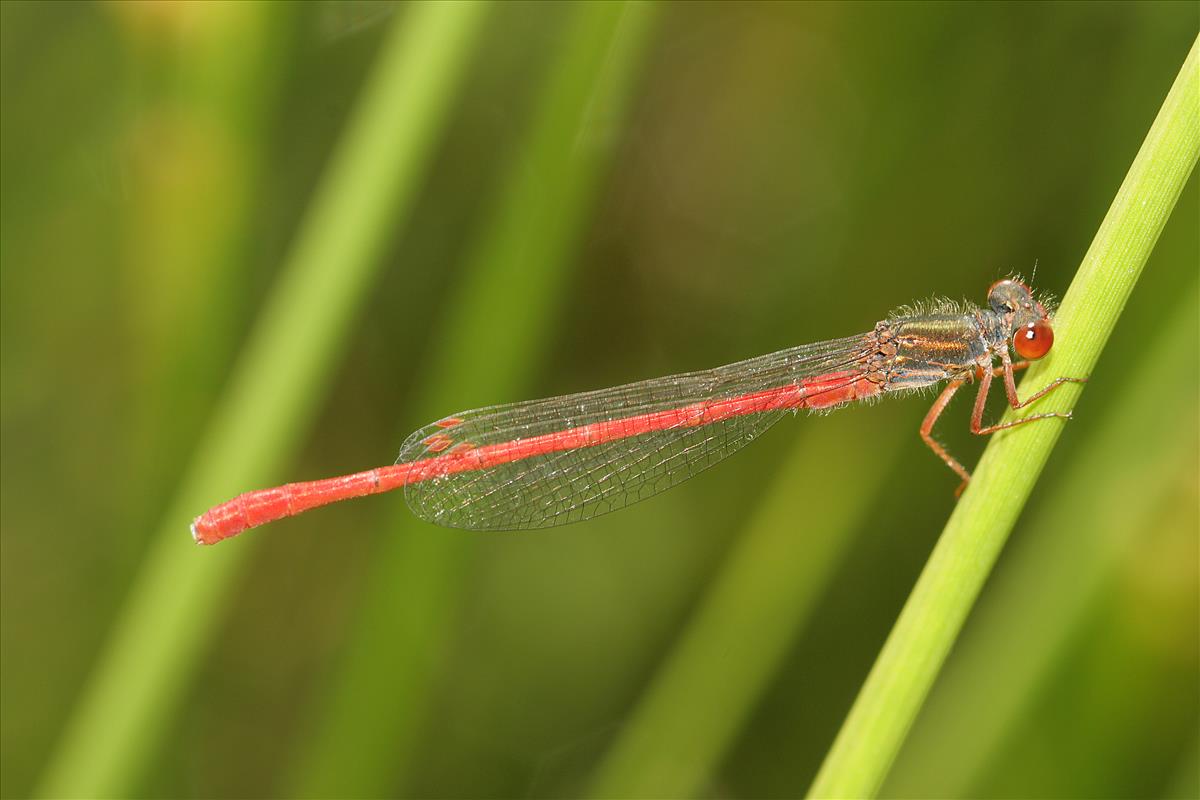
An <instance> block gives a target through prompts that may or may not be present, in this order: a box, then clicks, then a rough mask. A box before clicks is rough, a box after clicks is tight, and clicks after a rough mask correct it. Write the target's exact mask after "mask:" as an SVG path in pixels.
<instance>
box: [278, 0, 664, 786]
mask: <svg viewBox="0 0 1200 800" xmlns="http://www.w3.org/2000/svg"><path fill="white" fill-rule="evenodd" d="M656 13H657V12H656V9H655V7H654V6H653V5H651V4H643V3H632V4H618V3H585V4H577V5H575V6H572V10H571V12H570V19H569V20H568V23H567V30H566V31H565V32H564V34H563V36H562V41H561V42H560V44H559V47H560V50H559V53H560V55H559V57H558V59H557V61H555V62H554V63H552V64H551V65H550V70H549V79H548V82H547V85H546V86H545V87H544V89H543V91H542V94H541V96H540V99H539V101H538V103H537V107H536V110H535V112H534V120H533V121H532V124H531V127H530V132H529V135H528V138H527V140H526V142H525V143H524V145H523V146H522V149H521V152H520V153H519V154H518V156H517V159H516V162H515V163H514V166H513V172H512V174H511V175H510V177H509V180H508V183H507V186H506V188H505V190H504V191H502V192H501V194H500V197H499V198H498V202H497V207H496V211H495V217H494V222H493V223H492V224H491V225H490V226H489V229H488V230H487V231H486V232H485V233H484V234H483V236H482V238H481V239H480V241H479V243H478V245H476V246H475V248H474V252H473V254H472V257H471V261H470V263H469V265H468V268H467V270H466V273H465V274H464V276H463V278H462V279H461V280H462V283H461V284H460V286H459V288H458V292H457V296H456V297H454V298H453V299H452V302H451V303H450V306H449V308H448V310H447V314H446V319H445V321H444V323H443V324H442V325H441V326H439V330H438V331H436V332H435V333H433V334H432V335H431V341H434V342H436V343H437V346H436V348H435V353H434V359H433V364H434V369H433V372H432V374H431V375H429V376H427V377H426V378H424V379H422V381H421V383H422V385H424V386H427V387H429V388H428V390H427V392H426V393H425V395H424V396H423V397H422V398H421V399H420V400H419V401H418V402H417V410H418V412H419V414H420V416H419V418H418V419H417V420H416V422H427V421H428V420H429V419H436V418H437V417H440V416H444V415H445V414H447V413H452V412H454V411H456V410H459V409H460V408H461V407H462V405H463V403H464V400H463V398H464V397H467V396H470V395H471V394H472V393H473V392H476V393H477V392H478V390H479V387H486V389H487V396H488V397H493V398H496V399H515V398H517V397H519V396H520V395H521V394H522V393H523V392H524V391H526V388H525V387H527V385H528V383H529V382H530V378H531V376H532V374H533V373H534V371H535V370H536V367H537V364H538V363H539V362H540V360H541V357H542V356H543V355H544V352H545V347H546V343H547V342H549V341H551V340H552V337H553V333H552V331H553V327H554V324H555V323H556V322H557V316H558V313H557V309H559V308H561V306H562V304H563V302H564V297H565V295H566V293H567V290H568V288H569V281H568V276H569V273H568V272H567V270H566V267H567V266H569V265H570V263H571V254H572V252H573V251H574V249H575V248H576V246H577V244H578V242H579V240H580V237H581V235H582V233H583V231H584V229H585V225H586V221H587V219H588V216H589V213H590V210H591V208H592V206H593V204H594V201H595V199H596V194H597V192H598V190H599V188H600V184H601V180H602V178H603V177H604V175H605V174H606V172H607V167H608V164H609V162H610V159H611V157H612V155H613V152H614V145H615V144H616V141H615V139H614V137H613V135H612V134H614V133H615V132H619V131H620V130H622V127H623V126H622V125H621V124H620V123H621V121H622V120H623V118H624V112H625V110H626V108H627V106H628V103H629V100H630V97H631V94H632V90H633V87H634V78H635V77H636V75H637V69H636V68H637V66H638V64H640V60H641V55H642V54H643V53H644V52H645V51H646V47H647V45H648V43H649V38H650V37H649V34H650V32H651V31H652V27H653V25H652V22H653V18H654V17H655V16H656ZM476 396H478V395H476ZM389 528H390V530H389V535H388V538H387V539H386V540H385V541H384V542H383V544H382V547H381V549H380V551H379V552H378V553H377V554H376V556H375V558H374V559H373V568H372V571H371V572H370V573H369V574H368V576H367V586H366V589H365V590H364V596H363V600H362V611H361V615H360V617H359V619H358V620H357V622H356V625H355V629H354V630H353V631H352V633H351V634H350V636H349V642H348V644H347V647H346V651H347V652H346V656H345V659H344V661H343V662H342V663H341V665H340V666H339V667H338V669H337V673H336V674H335V676H334V679H333V683H332V686H331V690H330V694H329V697H328V699H327V701H326V705H325V707H324V708H322V709H320V710H319V711H318V712H317V722H316V729H315V731H314V734H313V738H312V739H311V741H310V742H308V744H307V745H306V746H305V747H304V748H303V749H302V755H301V757H300V758H299V759H298V762H297V764H298V767H297V770H296V774H295V775H294V776H293V779H292V787H293V790H292V793H293V794H295V795H298V796H305V797H314V796H316V797H321V796H357V797H364V796H368V797H369V796H381V795H387V794H390V793H392V792H393V791H394V786H395V783H396V781H397V780H403V777H404V773H405V771H406V769H407V768H408V766H409V762H410V760H411V758H412V751H413V749H414V745H415V742H416V734H417V731H419V730H420V727H419V726H420V725H421V724H422V723H423V722H424V713H425V705H426V703H427V700H428V696H429V694H430V687H431V685H432V683H433V678H434V675H435V673H436V670H437V665H438V659H439V657H440V655H441V652H442V649H443V646H444V644H445V642H446V639H447V636H448V634H449V632H450V631H452V630H453V629H454V627H455V626H454V618H455V613H456V611H457V607H458V597H459V595H460V593H461V591H462V585H463V582H464V580H465V570H466V569H467V565H468V557H469V555H470V552H471V543H472V540H473V537H475V536H477V535H478V534H472V533H465V532H462V531H446V530H441V529H436V528H433V527H432V526H430V525H428V524H425V523H422V522H419V521H418V520H416V519H414V518H413V517H412V516H411V515H410V514H409V513H408V511H407V509H398V515H397V517H396V519H395V521H394V522H393V523H392V524H391V525H389ZM362 731H370V732H371V735H370V736H363V735H362Z"/></svg>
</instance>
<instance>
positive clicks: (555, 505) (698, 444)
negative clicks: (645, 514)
mask: <svg viewBox="0 0 1200 800" xmlns="http://www.w3.org/2000/svg"><path fill="white" fill-rule="evenodd" d="M869 355H870V353H869V348H868V346H867V340H866V339H865V337H863V336H855V337H851V338H847V339H838V340H833V341H829V342H822V343H819V344H812V345H804V346H801V347H795V348H791V349H789V350H782V351H780V352H778V353H772V354H770V355H766V356H761V357H759V358H753V359H750V360H748V361H742V362H738V363H736V364H730V365H728V366H724V367H718V368H716V369H711V370H705V371H703V372H693V373H688V374H684V375H673V376H670V377H666V378H656V379H654V380H648V381H641V382H639V383H631V384H628V385H625V386H617V387H614V388H611V389H602V390H599V391H594V392H583V393H580V394H573V395H565V396H562V397H552V398H549V399H545V400H534V401H530V402H523V403H514V404H511V405H502V406H493V407H490V408H482V409H477V410H474V411H465V412H462V413H459V414H455V415H453V416H450V417H446V418H444V419H442V420H439V421H438V422H435V423H432V424H431V425H427V426H426V427H424V428H422V429H421V430H418V431H417V432H416V433H414V434H413V435H412V436H410V437H409V438H408V441H406V442H405V444H404V446H403V448H401V451H400V457H399V459H397V463H414V464H419V465H421V470H420V473H421V476H422V477H421V478H420V479H417V480H414V481H413V482H411V483H409V484H408V485H407V486H405V491H404V496H405V499H406V500H407V501H408V505H409V507H410V508H411V509H412V510H413V513H415V514H416V515H417V516H419V517H421V518H422V519H425V520H428V521H430V522H434V523H437V524H439V525H445V526H449V527H454V528H469V529H473V530H514V529H529V528H543V527H550V526H554V525H563V524H566V523H570V522H578V521H580V520H585V519H589V518H591V517H594V516H597V515H599V514H604V513H607V512H609V511H615V510H616V509H619V508H623V507H625V506H627V505H630V504H631V503H635V502H637V501H639V500H644V499H646V498H648V497H651V496H653V495H655V494H657V493H659V492H661V491H663V490H665V489H668V488H670V487H672V486H675V485H676V484H678V483H681V482H682V481H685V480H687V479H688V478H690V477H692V476H693V475H696V474H697V473H699V472H701V471H703V470H705V469H707V468H708V467H711V466H712V465H713V464H715V463H717V462H718V461H720V460H721V459H723V458H725V457H726V456H728V455H730V454H731V453H733V452H735V451H737V450H739V449H741V448H742V447H744V446H745V445H747V444H749V443H750V442H751V441H753V440H754V439H756V438H758V436H759V435H761V434H762V433H763V432H764V431H765V430H767V428H769V427H771V425H773V424H775V422H776V421H778V420H779V419H780V417H782V416H783V414H784V413H785V412H786V411H788V410H792V411H795V410H797V409H799V408H801V407H804V403H803V402H802V401H799V400H798V398H800V397H803V393H801V392H799V391H798V389H797V387H800V386H802V385H806V386H807V385H811V382H812V380H813V379H814V378H818V377H820V376H836V377H835V378H833V379H832V382H831V381H826V382H825V383H824V384H822V387H823V390H829V389H831V388H836V386H837V385H839V384H838V383H837V381H843V382H845V383H849V382H852V381H853V380H855V379H856V378H860V377H861V375H862V365H863V363H864V362H865V360H866V358H867V357H868V356H869ZM842 385H844V383H843V384H842Z"/></svg>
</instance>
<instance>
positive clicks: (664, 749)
mask: <svg viewBox="0 0 1200 800" xmlns="http://www.w3.org/2000/svg"><path fill="white" fill-rule="evenodd" d="M876 419H877V418H875V417H859V418H858V419H856V420H854V424H853V425H852V426H847V425H840V426H839V425H832V424H826V425H819V426H812V427H811V428H810V429H808V431H807V432H806V435H805V436H804V438H803V439H802V440H801V442H800V443H799V445H798V446H797V447H796V448H795V450H794V452H793V454H792V456H791V457H790V458H789V459H788V461H787V462H786V463H785V464H783V465H782V467H781V468H780V470H779V471H778V474H777V475H775V477H774V478H773V479H772V484H771V488H770V489H769V491H768V492H767V494H766V495H765V496H764V497H763V499H762V502H760V503H759V509H758V511H757V513H756V514H755V515H754V517H753V518H752V519H751V520H750V521H749V524H747V526H746V529H745V530H744V531H743V532H742V534H741V535H740V536H739V537H738V540H737V543H736V545H735V546H734V549H733V552H732V553H731V554H730V556H729V558H728V559H726V564H725V566H724V568H723V569H722V571H721V573H720V575H719V576H718V577H717V579H716V581H715V582H714V584H713V587H712V590H711V591H710V592H709V593H708V595H707V596H706V597H705V598H704V599H703V600H702V601H701V603H700V606H699V608H698V609H697V611H696V614H695V616H694V618H693V619H692V621H691V623H690V624H689V625H688V627H687V630H686V631H685V632H684V633H683V635H682V637H681V638H680V641H679V643H678V644H677V645H676V646H675V648H674V650H673V652H672V653H671V654H670V655H668V657H667V658H666V659H665V661H664V662H663V665H662V667H661V668H660V670H659V673H658V675H657V676H656V677H655V678H654V680H653V681H652V682H651V684H650V687H649V688H648V689H647V691H646V694H645V696H644V697H643V698H642V700H641V702H640V703H639V705H638V707H637V709H636V710H635V711H634V712H633V715H632V717H631V719H630V721H629V722H628V724H627V725H625V726H624V730H623V731H622V733H621V736H620V738H619V739H618V740H617V741H616V743H615V744H614V745H613V747H612V750H611V751H610V752H609V753H608V755H607V756H606V757H605V760H604V762H603V763H602V764H601V766H600V768H599V769H598V770H597V774H596V776H595V779H594V782H593V785H592V789H591V796H593V797H597V798H603V797H694V796H696V795H697V794H700V793H702V791H701V790H702V789H703V786H704V782H705V781H706V780H707V779H708V778H709V776H710V775H711V774H712V773H713V772H714V771H715V770H716V768H717V767H718V765H719V764H720V762H721V759H722V757H723V756H724V755H725V753H726V751H727V749H728V747H729V745H730V743H731V742H732V741H734V740H735V738H736V736H737V732H738V730H739V729H740V727H741V726H742V724H744V722H745V720H746V719H747V718H748V717H749V716H750V714H751V713H752V712H753V710H754V708H755V705H756V703H757V702H758V700H759V698H760V697H761V695H762V693H763V692H764V691H765V690H766V688H767V686H768V685H769V684H770V681H771V679H772V678H773V677H774V675H775V674H776V672H777V671H778V668H779V664H780V662H781V661H782V660H783V659H784V657H785V656H786V654H787V651H788V646H789V645H790V644H791V642H792V641H793V640H794V639H795V636H796V634H797V633H798V631H799V630H800V629H801V628H802V627H803V625H804V623H805V621H806V620H807V619H808V616H809V614H810V612H811V611H812V609H813V607H814V605H815V604H816V601H817V599H818V598H819V597H820V596H821V592H822V590H823V588H824V587H825V585H826V583H827V582H828V580H829V579H830V578H831V576H832V574H833V572H834V570H835V568H836V567H837V564H838V562H839V561H840V559H841V555H842V553H843V552H844V550H845V548H846V547H847V546H848V545H849V543H850V541H851V539H852V536H853V534H854V533H855V532H856V531H857V530H859V528H860V526H861V524H862V523H863V522H865V519H866V515H867V513H868V512H869V510H870V508H871V505H870V502H869V498H870V497H871V496H872V495H873V494H874V493H875V491H876V490H877V489H878V487H879V486H880V485H881V484H882V482H883V478H884V476H885V475H887V473H888V469H887V467H888V466H889V465H890V463H891V461H892V459H891V458H890V456H891V455H892V454H893V453H894V452H895V451H896V450H897V449H898V445H899V438H898V435H897V433H896V431H891V432H887V431H884V430H882V428H881V425H880V423H878V422H877V421H876ZM868 451H870V452H872V456H871V457H870V458H862V457H861V454H862V453H865V452H868ZM850 485H853V486H854V487H855V491H856V493H857V494H856V498H857V501H856V502H853V503H847V504H845V505H844V506H843V511H844V513H840V514H834V515H830V516H829V517H828V518H826V519H823V520H820V521H818V522H816V523H813V522H811V521H805V517H804V514H803V509H805V508H813V507H816V506H817V505H819V504H820V503H821V502H822V501H824V500H826V499H827V497H828V487H829V486H850ZM819 487H824V488H819ZM697 698H704V701H703V702H697Z"/></svg>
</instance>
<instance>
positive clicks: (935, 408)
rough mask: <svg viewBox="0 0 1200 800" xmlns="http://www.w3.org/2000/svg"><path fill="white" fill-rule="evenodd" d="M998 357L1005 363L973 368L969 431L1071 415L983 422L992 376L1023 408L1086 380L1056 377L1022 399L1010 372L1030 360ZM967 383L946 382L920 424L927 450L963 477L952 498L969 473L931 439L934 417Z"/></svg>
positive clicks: (983, 432) (987, 430) (990, 430)
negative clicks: (976, 385)
mask: <svg viewBox="0 0 1200 800" xmlns="http://www.w3.org/2000/svg"><path fill="white" fill-rule="evenodd" d="M1001 360H1002V361H1003V362H1004V363H1003V366H1000V367H992V366H991V365H990V364H989V365H987V366H984V365H982V364H981V365H979V367H978V369H977V370H976V371H975V377H977V378H979V392H978V393H977V394H976V395H975V408H974V410H973V411H972V412H971V433H974V434H977V435H980V436H984V435H987V434H990V433H995V432H996V431H1002V430H1007V429H1009V428H1015V427H1017V426H1018V425H1024V424H1025V423H1026V422H1033V421H1034V420H1039V419H1051V418H1058V419H1070V418H1071V412H1069V411H1068V412H1065V413H1058V412H1051V413H1046V414H1031V415H1030V416H1028V417H1022V418H1021V419H1018V420H1013V421H1012V422H1004V423H998V424H996V425H984V424H983V411H984V408H985V407H986V406H987V398H988V392H989V391H990V390H991V386H992V379H993V378H1003V379H1004V386H1005V394H1006V395H1007V396H1008V401H1009V405H1011V406H1012V407H1013V408H1024V407H1025V406H1027V405H1029V404H1031V403H1033V402H1034V401H1036V400H1039V399H1041V398H1042V397H1045V396H1046V395H1047V394H1049V393H1050V392H1052V391H1053V390H1055V389H1057V388H1058V387H1059V386H1062V385H1063V384H1065V383H1087V378H1055V379H1054V380H1053V381H1051V382H1050V383H1049V384H1048V385H1046V386H1045V387H1043V388H1042V389H1040V390H1039V391H1037V392H1035V393H1034V394H1032V395H1030V396H1029V397H1027V398H1026V399H1025V400H1023V401H1022V400H1018V399H1017V390H1016V384H1015V382H1014V380H1013V373H1014V372H1017V371H1019V370H1023V369H1025V368H1026V367H1028V366H1029V362H1028V361H1018V362H1016V363H1012V362H1010V361H1009V360H1008V359H1007V358H1002V359H1001ZM966 382H967V379H966V378H957V379H955V380H952V381H951V382H950V383H949V385H947V386H946V388H945V389H943V390H942V393H941V394H940V395H938V398H937V400H935V401H934V402H933V405H932V406H931V407H930V409H929V413H927V414H926V415H925V419H924V421H923V422H922V423H921V439H922V440H924V442H925V444H926V445H928V446H929V449H930V450H932V451H933V452H934V454H935V455H936V456H937V457H938V458H940V459H941V460H942V461H944V462H945V463H946V466H948V467H950V469H952V470H954V472H955V473H956V474H957V475H958V476H959V477H960V478H962V483H960V484H959V485H958V488H957V489H955V490H954V496H955V497H958V496H960V495H961V494H962V493H963V490H964V489H966V488H967V484H968V483H970V482H971V473H970V472H968V471H967V469H966V467H964V466H963V465H962V464H961V463H959V461H958V460H957V459H955V458H954V456H952V455H950V453H949V452H947V450H946V448H945V447H944V446H942V444H941V443H940V442H938V441H937V440H936V439H934V438H933V426H934V425H935V424H936V423H937V420H938V418H939V417H940V416H941V415H942V412H943V411H945V410H946V406H948V405H949V404H950V400H951V398H953V397H954V394H955V392H957V391H958V390H959V389H960V388H962V386H963V385H964V384H965V383H966Z"/></svg>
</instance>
